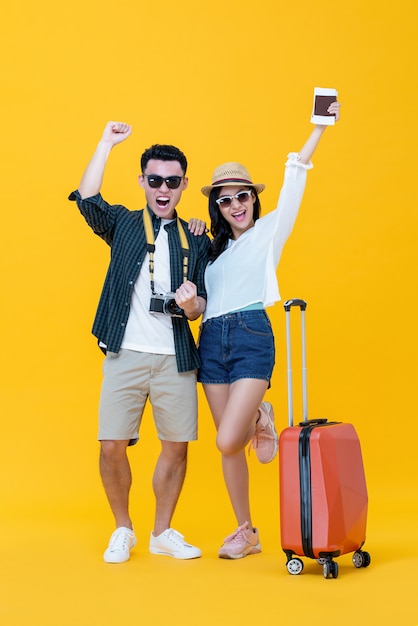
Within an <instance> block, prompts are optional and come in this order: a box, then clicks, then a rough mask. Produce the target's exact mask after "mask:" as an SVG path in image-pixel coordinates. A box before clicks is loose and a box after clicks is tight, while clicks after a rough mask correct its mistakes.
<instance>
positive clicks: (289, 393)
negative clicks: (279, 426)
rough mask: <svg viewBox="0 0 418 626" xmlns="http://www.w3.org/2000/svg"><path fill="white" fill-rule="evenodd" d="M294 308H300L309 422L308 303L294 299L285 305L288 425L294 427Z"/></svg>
mask: <svg viewBox="0 0 418 626" xmlns="http://www.w3.org/2000/svg"><path fill="white" fill-rule="evenodd" d="M292 306H297V307H299V308H300V316H301V331H302V408H303V421H304V422H307V421H308V391H307V370H306V331H305V311H306V306H307V303H306V302H305V300H301V299H300V298H292V299H291V300H286V302H285V303H284V310H285V311H286V349H287V411H288V424H289V426H293V377H292V354H291V339H290V310H291V308H292Z"/></svg>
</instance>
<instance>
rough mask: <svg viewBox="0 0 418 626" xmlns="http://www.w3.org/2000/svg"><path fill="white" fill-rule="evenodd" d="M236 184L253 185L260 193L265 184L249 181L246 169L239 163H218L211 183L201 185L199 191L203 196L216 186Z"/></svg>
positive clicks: (207, 194)
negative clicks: (204, 185)
mask: <svg viewBox="0 0 418 626" xmlns="http://www.w3.org/2000/svg"><path fill="white" fill-rule="evenodd" d="M227 185H230V186H238V187H240V186H241V185H242V186H245V187H247V186H248V187H254V189H255V190H256V191H257V193H261V192H262V191H263V189H265V185H263V184H261V183H258V184H255V183H253V182H252V181H251V176H250V174H249V173H248V170H247V169H246V168H245V167H244V166H243V165H241V163H234V162H231V163H223V164H222V165H219V166H218V167H217V168H216V169H215V171H214V172H213V175H212V184H211V185H207V186H206V187H202V189H201V192H202V193H203V195H204V196H207V197H209V195H210V192H211V191H212V189H215V188H216V187H225V186H227Z"/></svg>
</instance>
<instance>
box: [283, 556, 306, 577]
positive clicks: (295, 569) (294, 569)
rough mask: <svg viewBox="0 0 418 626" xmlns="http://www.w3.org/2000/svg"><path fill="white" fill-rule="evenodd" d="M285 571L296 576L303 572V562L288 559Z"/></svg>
mask: <svg viewBox="0 0 418 626" xmlns="http://www.w3.org/2000/svg"><path fill="white" fill-rule="evenodd" d="M286 567H287V571H288V572H289V574H292V576H297V575H298V574H300V573H301V572H302V571H303V561H302V560H301V559H290V560H289V561H288V562H287V563H286Z"/></svg>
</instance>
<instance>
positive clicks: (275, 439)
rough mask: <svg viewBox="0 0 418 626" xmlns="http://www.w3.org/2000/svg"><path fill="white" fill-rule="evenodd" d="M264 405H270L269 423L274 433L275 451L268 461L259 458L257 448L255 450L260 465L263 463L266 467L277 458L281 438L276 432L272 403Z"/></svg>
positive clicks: (268, 412)
mask: <svg viewBox="0 0 418 626" xmlns="http://www.w3.org/2000/svg"><path fill="white" fill-rule="evenodd" d="M264 404H268V411H267V419H268V421H269V426H270V428H271V430H272V432H273V441H274V451H273V454H272V455H271V456H270V457H269V458H268V459H263V460H261V459H260V458H259V457H258V454H257V448H256V449H255V453H256V455H257V458H258V460H259V461H260V463H263V465H265V464H266V463H271V462H272V461H273V459H274V458H275V457H276V454H277V451H278V449H279V446H278V441H279V437H278V434H277V431H276V427H275V425H274V420H273V419H272V418H271V414H272V413H273V416H274V411H273V406H272V405H271V404H270V403H267V402H265V403H264Z"/></svg>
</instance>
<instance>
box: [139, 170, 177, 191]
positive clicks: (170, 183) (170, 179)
mask: <svg viewBox="0 0 418 626" xmlns="http://www.w3.org/2000/svg"><path fill="white" fill-rule="evenodd" d="M144 176H145V178H146V179H147V181H148V185H149V186H150V187H152V189H158V188H159V187H161V185H162V184H163V183H165V184H166V185H167V187H168V188H169V189H178V188H179V187H180V183H181V181H182V180H183V178H184V176H167V178H163V177H162V176H156V175H155V174H144Z"/></svg>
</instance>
